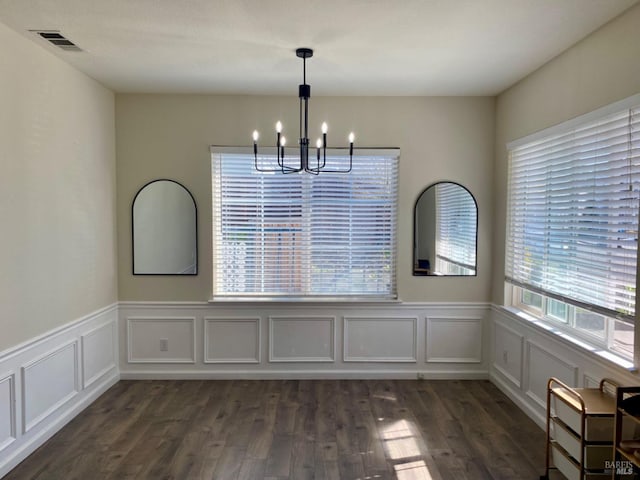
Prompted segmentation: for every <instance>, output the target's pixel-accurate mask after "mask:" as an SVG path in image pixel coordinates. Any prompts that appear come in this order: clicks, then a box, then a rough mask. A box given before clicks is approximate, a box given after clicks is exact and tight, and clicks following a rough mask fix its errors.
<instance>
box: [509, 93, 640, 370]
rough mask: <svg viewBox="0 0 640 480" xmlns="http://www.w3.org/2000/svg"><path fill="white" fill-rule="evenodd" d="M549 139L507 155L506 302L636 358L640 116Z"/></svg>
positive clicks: (617, 111)
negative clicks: (634, 337)
mask: <svg viewBox="0 0 640 480" xmlns="http://www.w3.org/2000/svg"><path fill="white" fill-rule="evenodd" d="M635 100H636V105H638V102H637V100H638V99H637V98H636V99H635ZM550 130H551V132H549V131H545V132H543V133H541V134H537V135H535V136H534V137H535V138H534V139H531V138H530V139H529V140H526V139H525V141H520V142H517V144H515V145H511V146H510V149H509V161H510V165H509V194H508V216H507V248H506V259H505V279H506V282H507V284H508V285H510V286H511V288H512V290H511V295H510V296H511V298H509V299H508V301H510V302H511V304H513V305H515V306H517V307H519V308H521V309H523V310H526V311H528V312H530V313H533V314H534V315H536V316H538V317H540V318H544V319H545V320H548V321H550V322H552V323H555V324H557V325H560V326H562V327H564V328H566V329H570V330H571V332H572V333H573V334H575V335H577V336H579V337H581V338H583V339H588V340H589V341H591V342H592V343H595V344H598V345H601V346H605V347H606V348H608V349H610V350H615V351H616V352H617V353H620V354H621V355H623V356H625V357H627V358H630V357H631V356H632V354H633V340H632V339H633V320H634V316H635V302H636V262H637V245H638V208H639V205H640V195H639V191H640V107H633V108H628V106H627V108H622V107H620V105H616V106H610V107H609V108H607V109H606V113H602V111H599V112H594V113H592V114H590V115H588V116H587V117H583V118H581V119H577V120H575V121H572V122H570V123H568V124H566V125H562V126H560V127H555V128H553V129H550ZM629 332H631V334H629Z"/></svg>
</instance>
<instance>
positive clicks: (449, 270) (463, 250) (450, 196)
mask: <svg viewBox="0 0 640 480" xmlns="http://www.w3.org/2000/svg"><path fill="white" fill-rule="evenodd" d="M477 222H478V211H477V208H476V203H475V201H474V199H473V197H472V196H471V194H470V193H469V192H468V191H467V190H466V189H465V188H464V187H462V186H460V185H458V184H455V183H450V182H442V183H438V184H437V185H436V271H437V272H439V273H443V274H448V275H475V273H476V229H477V224H478V223H477Z"/></svg>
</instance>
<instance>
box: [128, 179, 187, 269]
mask: <svg viewBox="0 0 640 480" xmlns="http://www.w3.org/2000/svg"><path fill="white" fill-rule="evenodd" d="M131 210H132V211H131V218H132V234H133V242H132V243H133V274H134V275H197V274H198V226H197V208H196V202H195V200H194V199H193V196H192V195H191V193H190V192H189V190H187V189H186V188H185V187H183V186H182V185H181V184H179V183H178V182H175V181H173V180H166V179H160V180H153V181H152V182H149V183H147V184H146V185H145V186H143V187H142V188H141V189H140V190H139V191H138V193H137V194H136V196H135V198H134V199H133V205H132V207H131Z"/></svg>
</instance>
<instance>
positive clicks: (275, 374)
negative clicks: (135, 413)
mask: <svg viewBox="0 0 640 480" xmlns="http://www.w3.org/2000/svg"><path fill="white" fill-rule="evenodd" d="M120 378H121V379H122V380H238V379H240V380H417V379H421V380H487V379H489V372H487V371H478V370H467V371H453V370H451V371H442V372H424V373H423V372H415V371H406V370H268V371H255V370H218V371H216V370H211V371H206V372H204V371H175V370H174V371H172V370H162V371H153V370H128V371H126V372H121V373H120Z"/></svg>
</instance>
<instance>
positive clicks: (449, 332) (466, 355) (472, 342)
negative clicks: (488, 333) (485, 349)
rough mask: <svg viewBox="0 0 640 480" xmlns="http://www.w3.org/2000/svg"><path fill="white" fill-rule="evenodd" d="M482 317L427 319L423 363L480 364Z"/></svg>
mask: <svg viewBox="0 0 640 480" xmlns="http://www.w3.org/2000/svg"><path fill="white" fill-rule="evenodd" d="M481 338H482V318H480V317H467V318H460V317H427V346H426V361H427V362H434V363H480V362H482V342H478V339H481Z"/></svg>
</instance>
